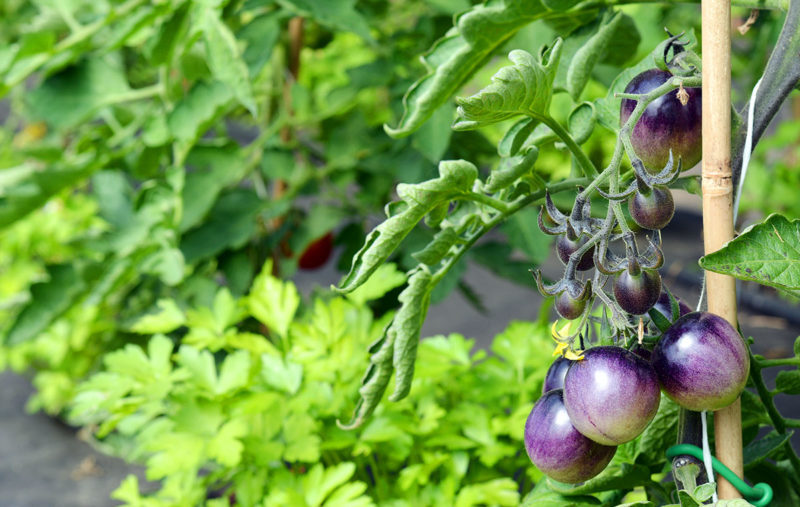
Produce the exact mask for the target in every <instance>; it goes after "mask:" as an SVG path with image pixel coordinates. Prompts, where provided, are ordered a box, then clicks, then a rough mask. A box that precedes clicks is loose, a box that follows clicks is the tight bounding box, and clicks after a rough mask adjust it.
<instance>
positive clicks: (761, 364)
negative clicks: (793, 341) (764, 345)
mask: <svg viewBox="0 0 800 507" xmlns="http://www.w3.org/2000/svg"><path fill="white" fill-rule="evenodd" d="M757 361H758V369H759V370H761V369H762V368H771V367H773V366H800V358H797V357H786V358H782V359H757Z"/></svg>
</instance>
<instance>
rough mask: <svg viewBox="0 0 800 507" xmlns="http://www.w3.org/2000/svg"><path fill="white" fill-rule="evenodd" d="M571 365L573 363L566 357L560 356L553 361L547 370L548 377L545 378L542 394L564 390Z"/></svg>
mask: <svg viewBox="0 0 800 507" xmlns="http://www.w3.org/2000/svg"><path fill="white" fill-rule="evenodd" d="M570 364H572V361H570V360H569V359H567V358H566V357H564V356H558V358H556V360H555V361H553V364H551V365H550V368H548V369H547V375H545V377H544V385H543V386H542V394H544V393H546V392H547V391H552V390H553V389H564V377H565V376H566V375H567V370H568V369H569V365H570Z"/></svg>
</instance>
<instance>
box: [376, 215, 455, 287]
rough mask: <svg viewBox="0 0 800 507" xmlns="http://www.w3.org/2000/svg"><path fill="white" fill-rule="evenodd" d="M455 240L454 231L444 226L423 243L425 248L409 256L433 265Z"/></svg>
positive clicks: (441, 257)
mask: <svg viewBox="0 0 800 507" xmlns="http://www.w3.org/2000/svg"><path fill="white" fill-rule="evenodd" d="M456 241H458V234H457V233H456V231H455V230H454V229H453V228H452V227H446V228H444V229H442V230H441V231H439V232H437V233H436V235H435V236H434V237H433V240H432V241H431V242H430V243H428V244H427V245H425V248H423V249H422V250H420V251H418V252H414V253H412V254H411V256H412V257H414V258H415V259H416V260H418V261H419V262H421V263H423V264H426V265H428V266H433V265H436V264H438V263H439V261H441V260H442V259H444V257H445V256H446V255H447V253H448V252H449V251H450V248H451V247H452V246H453V245H455V244H456ZM373 276H374V275H373Z"/></svg>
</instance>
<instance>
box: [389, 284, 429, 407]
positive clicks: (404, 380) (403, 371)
mask: <svg viewBox="0 0 800 507" xmlns="http://www.w3.org/2000/svg"><path fill="white" fill-rule="evenodd" d="M431 289H432V287H431V275H430V272H428V270H427V269H424V268H422V269H418V270H417V271H416V272H414V274H412V275H411V277H410V278H409V280H408V287H406V288H405V290H403V292H401V293H400V296H398V298H397V300H398V301H399V302H400V304H401V305H402V306H400V309H399V310H398V311H397V313H396V314H395V316H394V320H392V325H391V326H389V330H388V331H387V333H388V334H390V335H391V334H393V335H394V338H393V341H394V350H393V357H392V366H393V367H394V369H395V388H394V392H393V393H392V395H391V396H390V397H389V399H390V400H391V401H399V400H402V399H403V398H405V397H406V396H407V395H408V392H409V391H410V390H411V379H412V378H413V377H414V363H415V362H416V360H417V346H418V345H419V338H420V336H419V333H420V330H421V329H422V323H423V321H424V320H425V314H426V313H427V312H428V305H429V298H430V292H431Z"/></svg>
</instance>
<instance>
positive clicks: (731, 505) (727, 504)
mask: <svg viewBox="0 0 800 507" xmlns="http://www.w3.org/2000/svg"><path fill="white" fill-rule="evenodd" d="M714 507H754V506H753V504H751V503H750V502H748V501H747V500H744V499H742V498H736V499H735V500H720V501H719V502H717V503H715V504H714Z"/></svg>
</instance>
